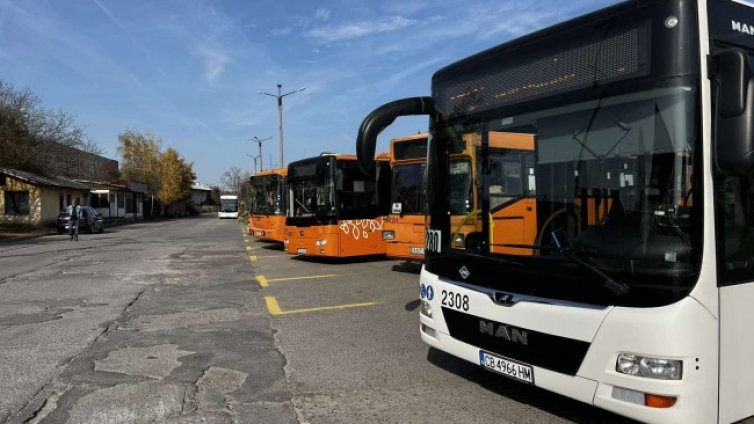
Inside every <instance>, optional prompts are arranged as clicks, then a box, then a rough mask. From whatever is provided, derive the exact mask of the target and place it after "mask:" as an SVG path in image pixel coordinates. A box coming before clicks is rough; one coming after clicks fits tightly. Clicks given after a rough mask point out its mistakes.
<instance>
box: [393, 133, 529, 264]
mask: <svg viewBox="0 0 754 424" xmlns="http://www.w3.org/2000/svg"><path fill="white" fill-rule="evenodd" d="M426 141H427V139H426V134H423V135H416V136H411V137H407V138H401V139H395V140H392V141H391V142H390V148H391V162H390V165H391V172H392V175H393V177H392V180H393V184H392V187H391V202H392V203H391V213H390V215H388V216H387V218H386V219H385V224H384V229H383V231H382V238H383V239H384V240H385V243H386V255H387V256H388V257H391V258H396V259H403V260H408V261H411V260H413V261H422V260H424V225H425V212H426V208H425V203H426V202H425V196H424V189H425V187H424V170H425V169H426ZM463 141H464V143H465V146H464V148H463V149H461V150H460V151H459V152H457V153H455V154H452V155H451V157H450V160H451V162H452V164H451V166H450V180H449V186H448V192H449V195H450V204H451V218H450V221H451V228H452V229H453V232H452V235H451V240H452V244H453V245H454V246H455V247H458V248H463V247H464V245H465V239H466V236H467V235H468V234H472V235H473V234H476V233H477V232H479V231H481V229H482V218H481V216H480V214H479V212H480V203H479V199H481V196H480V195H479V193H478V190H477V189H478V184H477V183H476V181H477V178H478V175H479V173H480V170H481V166H482V164H481V163H480V162H479V161H478V160H477V157H478V156H479V152H480V150H481V141H480V137H478V136H476V135H474V136H472V135H470V134H469V135H467V136H465V137H464V140H463ZM488 149H489V154H488V157H489V164H488V166H489V167H490V169H492V171H491V172H492V173H494V174H496V175H497V178H498V179H499V184H497V185H496V186H495V187H494V188H493V189H492V190H491V199H492V204H491V208H492V209H493V210H494V213H493V227H494V229H493V231H492V233H491V236H492V237H493V238H494V240H495V241H496V242H495V245H496V250H498V251H503V250H510V251H519V252H525V251H526V250H522V249H521V248H518V247H510V246H504V245H512V244H522V243H523V244H531V243H533V242H534V238H535V235H536V231H537V220H536V204H535V203H536V202H535V201H534V199H533V195H534V192H535V182H534V168H533V163H534V153H533V149H534V139H533V137H532V136H531V135H529V134H510V133H497V132H494V133H490V141H489V146H488ZM411 154H414V155H415V156H414V157H407V156H408V155H411Z"/></svg>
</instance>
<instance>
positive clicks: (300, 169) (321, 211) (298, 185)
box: [288, 157, 337, 218]
mask: <svg viewBox="0 0 754 424" xmlns="http://www.w3.org/2000/svg"><path fill="white" fill-rule="evenodd" d="M333 162H334V160H333V158H331V157H320V158H316V159H315V160H306V161H301V162H298V163H294V164H291V165H290V167H289V171H288V172H289V177H288V183H289V185H290V190H291V195H292V196H293V199H292V203H293V204H292V207H293V210H292V211H291V212H292V214H291V216H293V217H295V218H307V217H313V218H328V217H336V216H337V211H336V208H335V185H334V184H333V179H332V163H333Z"/></svg>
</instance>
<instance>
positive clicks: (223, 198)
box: [217, 194, 238, 219]
mask: <svg viewBox="0 0 754 424" xmlns="http://www.w3.org/2000/svg"><path fill="white" fill-rule="evenodd" d="M217 217H218V218H220V219H222V218H238V196H236V195H235V194H222V195H220V207H219V209H218V211H217Z"/></svg>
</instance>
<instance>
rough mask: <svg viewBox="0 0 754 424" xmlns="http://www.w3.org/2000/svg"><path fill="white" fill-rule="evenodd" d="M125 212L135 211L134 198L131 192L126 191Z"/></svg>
mask: <svg viewBox="0 0 754 424" xmlns="http://www.w3.org/2000/svg"><path fill="white" fill-rule="evenodd" d="M126 213H136V199H134V194H133V193H126Z"/></svg>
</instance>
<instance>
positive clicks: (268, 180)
mask: <svg viewBox="0 0 754 424" xmlns="http://www.w3.org/2000/svg"><path fill="white" fill-rule="evenodd" d="M281 184H282V177H281V176H279V175H264V176H258V177H253V178H252V181H251V185H252V190H253V197H252V204H251V213H254V214H260V215H281V214H283V206H284V202H283V196H282V195H283V192H282V187H281Z"/></svg>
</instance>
